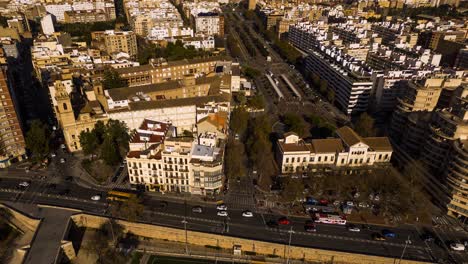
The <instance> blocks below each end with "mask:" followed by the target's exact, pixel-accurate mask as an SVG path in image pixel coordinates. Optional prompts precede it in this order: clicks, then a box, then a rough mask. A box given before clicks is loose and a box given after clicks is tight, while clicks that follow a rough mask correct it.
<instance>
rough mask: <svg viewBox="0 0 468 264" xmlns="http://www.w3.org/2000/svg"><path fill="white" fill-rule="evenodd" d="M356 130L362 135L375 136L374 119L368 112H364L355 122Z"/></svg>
mask: <svg viewBox="0 0 468 264" xmlns="http://www.w3.org/2000/svg"><path fill="white" fill-rule="evenodd" d="M354 130H355V131H356V133H358V134H359V135H360V136H361V137H373V136H375V134H376V130H375V128H374V119H373V118H372V117H371V116H370V115H369V114H368V113H362V114H361V115H360V116H359V117H358V119H357V120H356V122H355V124H354Z"/></svg>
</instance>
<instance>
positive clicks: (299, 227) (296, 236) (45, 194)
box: [0, 179, 467, 263]
mask: <svg viewBox="0 0 468 264" xmlns="http://www.w3.org/2000/svg"><path fill="white" fill-rule="evenodd" d="M21 181H22V180H20V179H2V180H1V181H0V201H10V202H20V203H32V204H48V205H57V206H63V207H70V208H75V209H80V210H83V211H85V212H90V213H94V214H101V215H106V213H107V208H108V205H107V203H106V202H105V197H106V191H104V190H101V191H99V190H93V189H88V188H83V187H80V186H78V185H76V184H74V183H71V182H67V183H62V184H50V183H47V182H46V181H45V180H33V181H31V184H30V186H28V187H27V188H24V189H18V188H17V186H18V184H19V182H21ZM96 194H99V195H101V196H102V199H101V201H91V199H90V197H91V196H93V195H96ZM164 202H165V203H167V206H165V207H161V199H159V198H154V197H150V196H145V197H144V199H143V203H144V205H145V208H146V210H145V212H144V215H143V217H142V221H144V222H151V223H154V224H159V225H164V226H169V227H175V228H183V223H182V220H183V219H184V218H185V219H186V220H187V222H188V223H187V228H188V229H190V230H195V231H202V232H209V233H217V234H225V235H229V236H235V237H242V238H250V239H256V240H262V241H270V242H277V243H285V244H287V242H288V240H289V233H288V230H290V228H291V227H292V230H293V231H294V233H293V234H292V241H291V245H296V246H304V247H313V248H321V249H330V250H338V251H345V252H353V253H362V254H370V255H380V256H387V257H394V258H396V259H399V258H400V257H401V254H402V252H403V249H404V247H405V240H406V239H407V237H408V236H410V237H411V240H412V244H411V245H408V246H407V248H406V250H405V253H404V256H403V257H404V258H405V259H416V260H425V261H431V260H434V259H439V258H444V259H445V258H447V257H448V255H447V253H446V250H445V249H443V248H440V247H439V246H437V245H435V244H428V245H426V244H425V243H424V242H423V241H422V240H421V239H420V238H419V234H418V230H417V229H415V228H414V227H412V226H405V227H399V228H391V230H392V231H394V232H395V233H396V234H397V238H394V239H388V240H387V241H374V240H372V238H371V233H373V232H380V231H381V229H382V227H378V226H373V227H372V230H363V231H361V232H359V233H355V232H349V231H347V230H346V229H345V227H343V226H335V225H325V224H318V225H317V232H316V233H307V232H305V231H304V222H305V220H307V219H306V218H300V217H290V218H289V219H290V220H291V221H292V224H291V226H280V227H279V228H269V227H268V226H267V225H266V223H267V222H268V221H270V220H276V219H278V218H280V217H281V215H274V214H261V213H254V217H252V218H245V217H242V211H243V210H245V209H247V208H240V207H237V208H235V209H231V208H229V209H228V213H229V217H228V218H227V219H225V218H224V217H219V216H217V215H216V212H217V210H216V208H215V206H214V205H208V204H202V205H201V206H202V207H203V213H201V214H198V213H192V212H191V208H192V206H195V205H200V204H194V203H193V202H192V201H191V200H188V201H186V203H184V202H183V201H179V202H176V201H170V200H164ZM246 206H248V205H246ZM248 209H251V208H248ZM438 234H440V235H441V236H443V237H444V239H445V240H453V239H462V238H463V237H462V235H461V234H456V233H455V234H453V233H442V232H438ZM450 253H451V257H452V258H453V259H454V261H453V262H454V263H457V262H459V261H461V260H463V259H465V258H466V257H467V255H466V253H457V252H453V251H451V252H450Z"/></svg>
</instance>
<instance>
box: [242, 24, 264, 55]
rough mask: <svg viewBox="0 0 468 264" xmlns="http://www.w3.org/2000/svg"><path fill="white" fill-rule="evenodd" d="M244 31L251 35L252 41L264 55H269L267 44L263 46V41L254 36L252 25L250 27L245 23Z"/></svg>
mask: <svg viewBox="0 0 468 264" xmlns="http://www.w3.org/2000/svg"><path fill="white" fill-rule="evenodd" d="M244 31H245V32H247V34H248V35H249V37H250V40H251V42H252V43H253V44H255V46H256V47H257V49H258V50H259V51H260V54H262V56H264V57H266V56H268V54H269V52H268V50H267V49H266V48H265V46H263V44H262V43H263V42H261V41H260V40H259V39H258V38H257V37H255V36H254V34H253V33H252V31H251V29H250V27H248V26H247V25H244Z"/></svg>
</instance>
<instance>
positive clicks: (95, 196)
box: [91, 194, 101, 201]
mask: <svg viewBox="0 0 468 264" xmlns="http://www.w3.org/2000/svg"><path fill="white" fill-rule="evenodd" d="M91 200H93V201H99V200H101V195H99V194H97V195H93V196H91Z"/></svg>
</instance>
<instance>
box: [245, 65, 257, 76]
mask: <svg viewBox="0 0 468 264" xmlns="http://www.w3.org/2000/svg"><path fill="white" fill-rule="evenodd" d="M243 69H244V75H245V76H247V77H249V78H251V79H254V78H255V77H257V76H259V75H260V71H259V70H257V69H256V68H252V67H249V66H245V67H243Z"/></svg>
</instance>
